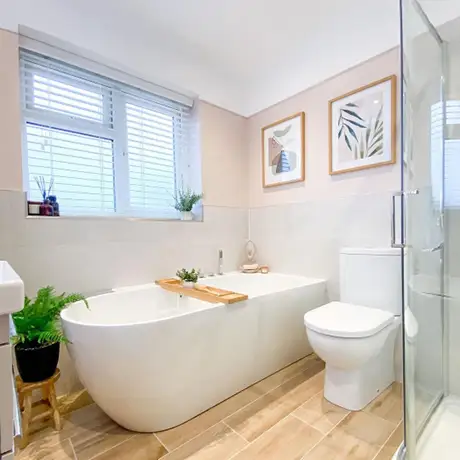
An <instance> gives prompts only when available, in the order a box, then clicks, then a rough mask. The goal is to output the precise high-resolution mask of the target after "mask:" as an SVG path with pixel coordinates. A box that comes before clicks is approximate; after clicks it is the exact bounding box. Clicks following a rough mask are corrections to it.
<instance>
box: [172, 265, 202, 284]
mask: <svg viewBox="0 0 460 460" xmlns="http://www.w3.org/2000/svg"><path fill="white" fill-rule="evenodd" d="M176 276H177V277H178V278H179V279H180V280H181V283H182V286H184V287H186V288H194V287H195V283H196V282H197V281H198V278H199V276H200V271H199V270H195V269H194V268H192V269H191V270H190V271H188V270H186V269H185V268H183V269H182V270H177V272H176Z"/></svg>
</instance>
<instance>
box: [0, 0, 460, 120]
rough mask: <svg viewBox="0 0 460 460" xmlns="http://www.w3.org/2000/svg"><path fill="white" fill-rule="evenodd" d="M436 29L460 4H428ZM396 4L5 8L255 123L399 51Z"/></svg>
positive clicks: (103, 2)
mask: <svg viewBox="0 0 460 460" xmlns="http://www.w3.org/2000/svg"><path fill="white" fill-rule="evenodd" d="M422 2H423V3H424V5H425V6H426V8H427V10H428V13H429V15H430V16H432V19H433V21H434V22H436V23H442V22H445V21H446V20H447V19H450V18H452V17H455V16H456V15H460V1H459V0H431V1H430V0H422ZM398 17H399V12H398V0H321V1H319V0H284V1H282V2H280V1H279V0H227V1H224V0H40V1H37V0H0V27H4V28H8V29H12V30H17V27H18V24H21V25H26V26H28V27H31V28H34V29H37V30H39V31H41V32H45V33H48V34H51V35H55V36H57V37H58V38H60V39H62V40H66V41H69V42H71V43H73V44H74V45H77V46H80V47H83V48H87V49H90V50H92V51H93V52H96V53H98V54H100V55H102V56H104V58H107V59H109V60H111V61H116V62H120V63H122V64H123V66H124V67H125V68H130V69H132V70H133V72H134V73H137V74H138V75H139V76H144V77H145V78H148V79H150V80H153V81H155V82H157V83H160V84H165V85H167V86H172V87H173V88H179V89H183V90H186V91H188V92H191V93H194V94H197V95H199V96H200V97H201V98H203V99H204V100H207V101H209V102H211V103H214V104H216V105H219V106H222V107H224V108H227V109H229V110H232V111H234V112H237V113H239V114H242V115H245V116H248V115H251V114H253V113H255V112H257V111H259V110H262V109H264V108H266V107H268V106H270V105H272V104H274V103H277V102H279V101H281V100H283V99H285V98H287V97H290V96H292V95H294V94H296V93H298V92H300V91H302V90H304V89H306V88H308V87H310V86H312V85H314V84H316V83H318V82H320V81H322V80H324V79H326V78H329V77H331V76H333V75H335V74H337V73H339V72H341V71H344V70H346V69H348V68H350V67H352V66H354V65H357V64H359V63H360V62H363V61H364V60H366V59H369V58H371V57H373V56H375V55H377V54H380V53H382V52H384V51H386V50H388V49H390V48H392V47H394V46H396V45H397V44H398V43H399V19H398Z"/></svg>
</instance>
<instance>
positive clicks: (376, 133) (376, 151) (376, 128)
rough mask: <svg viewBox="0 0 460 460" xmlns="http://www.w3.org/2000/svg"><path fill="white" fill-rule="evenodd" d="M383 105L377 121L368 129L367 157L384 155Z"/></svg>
mask: <svg viewBox="0 0 460 460" xmlns="http://www.w3.org/2000/svg"><path fill="white" fill-rule="evenodd" d="M382 112H383V106H382V107H380V110H379V113H378V115H377V117H376V119H375V122H374V123H373V125H372V126H371V127H369V128H368V130H369V131H368V132H367V130H366V157H367V158H370V157H373V156H374V155H383V120H382Z"/></svg>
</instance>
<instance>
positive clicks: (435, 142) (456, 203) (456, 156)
mask: <svg viewBox="0 0 460 460" xmlns="http://www.w3.org/2000/svg"><path fill="white" fill-rule="evenodd" d="M446 125H447V131H448V134H449V136H448V137H451V138H450V139H445V140H444V114H443V103H442V102H439V103H438V104H435V105H433V106H432V107H431V178H432V187H433V199H434V201H435V203H439V201H440V191H441V190H442V181H443V177H442V176H443V174H442V168H443V161H442V160H443V158H442V155H443V140H444V206H445V207H446V208H460V180H459V179H460V178H459V174H460V173H459V171H460V137H459V138H457V139H456V138H454V137H453V136H450V134H452V132H451V129H452V128H453V127H454V126H453V125H460V101H453V100H452V101H447V102H446Z"/></svg>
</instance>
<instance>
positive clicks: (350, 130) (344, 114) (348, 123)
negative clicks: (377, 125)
mask: <svg viewBox="0 0 460 460" xmlns="http://www.w3.org/2000/svg"><path fill="white" fill-rule="evenodd" d="M351 108H354V109H359V107H358V106H357V105H356V104H354V103H352V102H349V103H348V104H345V106H343V107H341V108H340V115H339V120H338V122H337V124H338V128H339V134H338V138H339V139H340V138H341V137H342V136H344V139H345V143H346V144H347V146H348V148H349V150H350V152H353V147H352V142H351V140H352V138H353V144H354V143H355V142H356V143H358V144H359V139H358V134H357V131H356V128H364V129H366V125H365V123H366V122H365V120H364V119H363V118H362V117H361V115H359V114H358V112H357V111H356V110H351Z"/></svg>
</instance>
